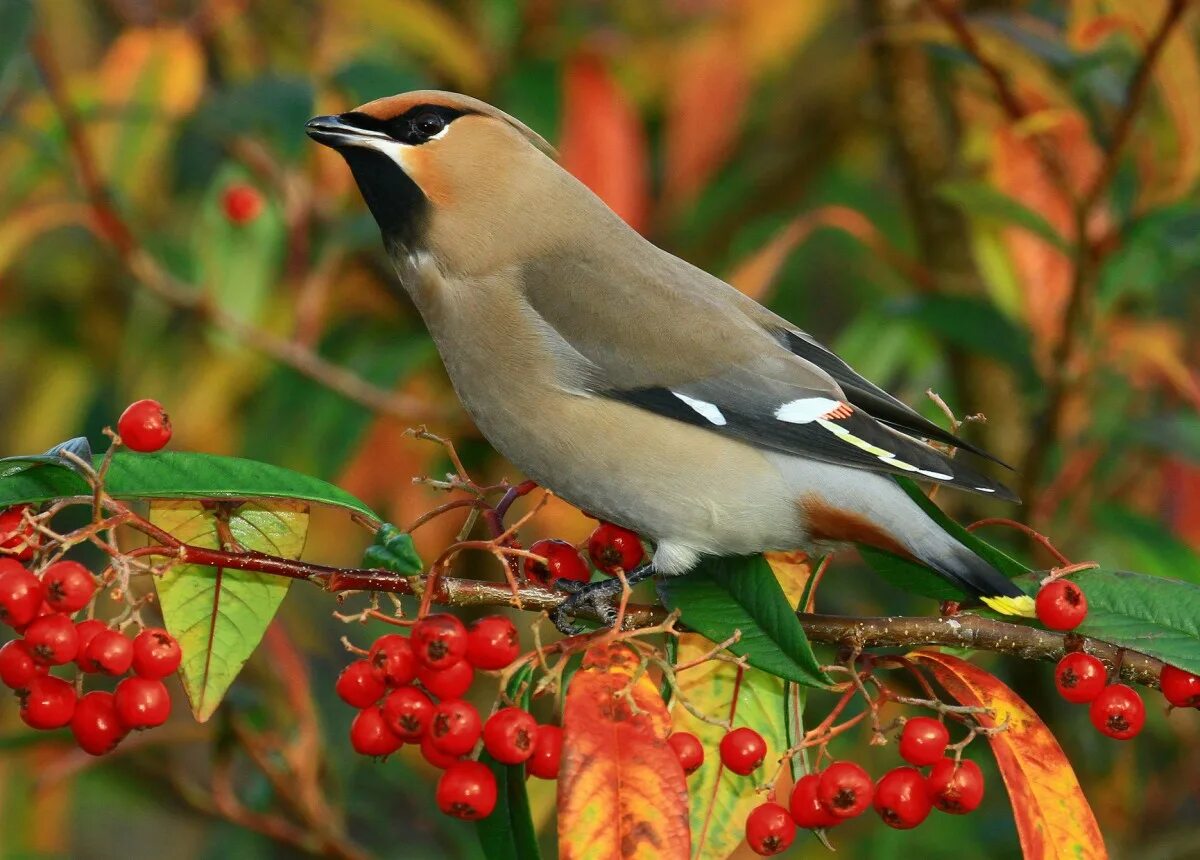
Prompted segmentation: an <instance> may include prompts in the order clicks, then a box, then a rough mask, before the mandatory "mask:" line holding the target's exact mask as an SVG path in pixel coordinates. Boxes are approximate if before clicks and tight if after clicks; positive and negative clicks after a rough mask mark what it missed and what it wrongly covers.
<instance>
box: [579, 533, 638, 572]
mask: <svg viewBox="0 0 1200 860" xmlns="http://www.w3.org/2000/svg"><path fill="white" fill-rule="evenodd" d="M645 554H646V550H645V549H644V548H643V547H642V539H641V538H640V537H638V536H637V534H636V533H634V532H631V531H630V530H629V529H623V528H621V527H620V526H617V525H613V524H612V523H600V525H598V526H596V530H595V531H594V532H592V535H591V537H589V538H588V555H590V556H591V557H592V564H594V565H596V568H597V569H598V570H602V571H603V572H605V573H608V574H612V573H616V571H617V568H620V569H621V570H623V571H630V570H633V569H634V568H635V567H637V566H638V564H639V563H640V562H641V560H642V558H643V556H645Z"/></svg>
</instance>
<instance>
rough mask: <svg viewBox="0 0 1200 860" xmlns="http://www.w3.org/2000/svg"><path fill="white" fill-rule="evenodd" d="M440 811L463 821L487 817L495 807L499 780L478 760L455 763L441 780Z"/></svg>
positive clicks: (439, 786) (439, 783)
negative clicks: (497, 781)
mask: <svg viewBox="0 0 1200 860" xmlns="http://www.w3.org/2000/svg"><path fill="white" fill-rule="evenodd" d="M435 796H436V798H437V805H438V809H440V810H442V812H444V813H446V814H447V815H451V816H453V817H455V818H461V819H462V820H463V821H477V820H478V819H480V818H487V817H488V816H489V815H491V814H492V810H493V809H495V808H496V777H495V776H494V775H493V774H492V769H491V768H490V767H488V766H487V765H485V764H480V763H479V762H477V761H456V762H455V763H454V764H452V765H450V767H448V768H446V772H445V773H443V774H442V777H441V779H439V780H438V784H437V791H436V793H435Z"/></svg>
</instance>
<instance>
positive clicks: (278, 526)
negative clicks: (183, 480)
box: [150, 500, 308, 722]
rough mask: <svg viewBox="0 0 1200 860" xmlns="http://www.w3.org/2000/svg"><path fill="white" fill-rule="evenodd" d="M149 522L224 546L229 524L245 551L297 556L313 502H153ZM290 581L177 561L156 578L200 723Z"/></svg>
mask: <svg viewBox="0 0 1200 860" xmlns="http://www.w3.org/2000/svg"><path fill="white" fill-rule="evenodd" d="M150 521H151V522H153V523H154V524H155V525H157V526H158V527H160V528H162V529H164V530H166V531H168V532H170V533H171V534H172V535H174V536H175V537H176V538H178V539H179V540H181V541H183V542H185V543H188V544H191V545H193V546H199V547H205V548H207V549H218V548H221V543H222V542H221V538H220V534H221V532H223V531H224V529H226V528H227V529H228V535H229V536H230V537H231V538H232V539H233V540H234V541H236V543H237V545H238V546H239V547H240V548H242V549H247V550H253V551H256V552H262V553H268V554H270V555H274V556H280V557H282V558H292V559H294V558H299V557H300V554H301V552H303V550H304V542H305V539H306V537H307V535H308V505H306V504H304V503H303V502H288V501H261V502H256V501H250V502H240V503H220V504H218V505H212V504H202V503H200V502H191V501H161V500H160V501H154V502H152V503H151V505H150ZM291 582H292V581H291V580H290V579H288V578H287V577H283V576H273V575H271V574H266V573H254V572H252V571H245V570H224V569H220V568H216V569H214V568H211V567H204V566H201V565H191V564H182V565H176V566H174V567H172V568H171V569H170V570H169V571H168V572H167V573H166V574H164V575H163V576H161V577H157V578H156V579H155V581H154V586H155V589H156V590H157V592H158V602H159V605H160V606H161V607H162V613H163V621H164V623H165V624H166V627H167V630H169V631H170V632H171V635H172V636H174V637H175V638H176V639H178V640H179V645H180V648H181V649H182V650H183V663H182V664H181V665H180V667H179V672H180V676H181V677H182V678H183V687H184V690H186V691H187V695H188V700H189V701H190V702H191V705H192V712H193V713H194V714H195V716H196V719H197V720H199V721H200V722H204V721H205V720H207V719H208V718H209V717H210V716H212V714H213V711H215V710H216V708H217V706H218V705H219V704H220V703H221V699H222V698H224V696H225V692H226V691H227V690H228V689H229V685H230V684H232V683H233V681H234V679H235V678H236V677H237V675H238V673H239V672H240V671H241V669H242V666H244V665H245V663H246V661H247V660H248V659H249V658H250V655H251V654H252V653H254V649H255V648H256V647H258V643H259V642H260V641H261V640H262V637H263V634H264V633H266V630H267V626H268V625H269V624H270V623H271V619H272V618H274V617H275V612H276V610H278V609H279V605H280V603H282V601H283V598H284V597H285V596H286V595H287V591H288V587H289V586H290V585H291Z"/></svg>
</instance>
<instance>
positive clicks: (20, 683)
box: [0, 639, 46, 690]
mask: <svg viewBox="0 0 1200 860" xmlns="http://www.w3.org/2000/svg"><path fill="white" fill-rule="evenodd" d="M45 674H46V667H45V666H44V665H42V664H41V663H39V662H38V661H37V660H35V659H33V652H32V651H30V650H29V646H28V645H26V644H25V641H24V640H22V639H13V640H12V641H11V642H5V643H4V647H3V648H0V681H2V682H3V683H4V686H6V687H8V688H9V689H11V690H23V689H25V688H26V687H28V686H29V684H30V683H31V682H32V681H33V679H34V678H37V677H39V676H41V675H45Z"/></svg>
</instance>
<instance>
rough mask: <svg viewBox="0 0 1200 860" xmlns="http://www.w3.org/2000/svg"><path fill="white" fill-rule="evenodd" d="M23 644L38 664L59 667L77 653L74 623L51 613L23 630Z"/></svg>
mask: <svg viewBox="0 0 1200 860" xmlns="http://www.w3.org/2000/svg"><path fill="white" fill-rule="evenodd" d="M25 644H26V645H28V646H29V650H30V651H31V652H32V653H33V656H34V658H35V659H36V660H37V661H38V662H40V663H45V664H47V665H49V666H61V665H62V664H63V663H70V662H71V661H72V660H74V659H75V655H76V654H78V653H79V634H78V633H76V632H75V622H73V621H72V620H71V619H70V618H68V617H67V616H65V615H63V614H62V613H59V612H53V613H51V614H50V615H43V616H42V617H41V618H35V619H34V620H33V621H32V622H30V624H29V626H28V627H27V628H25Z"/></svg>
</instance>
